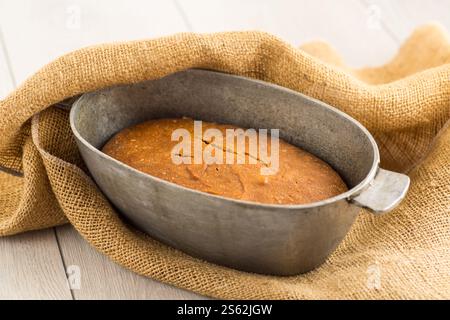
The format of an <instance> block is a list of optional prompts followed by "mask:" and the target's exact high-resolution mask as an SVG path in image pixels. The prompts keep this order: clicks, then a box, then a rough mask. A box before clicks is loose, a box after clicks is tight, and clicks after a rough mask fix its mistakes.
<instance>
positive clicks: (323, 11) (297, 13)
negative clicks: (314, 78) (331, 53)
mask: <svg viewBox="0 0 450 320" xmlns="http://www.w3.org/2000/svg"><path fill="white" fill-rule="evenodd" d="M178 3H179V5H180V7H181V8H182V10H183V11H184V13H185V15H186V17H187V18H188V20H189V21H190V22H191V25H192V30H193V31H196V32H213V31H214V32H215V31H225V30H255V29H257V30H262V31H267V32H270V33H272V34H275V35H277V36H279V37H281V38H282V39H284V40H285V41H288V42H290V43H291V44H293V45H295V46H297V45H300V44H302V43H304V42H307V41H311V40H317V39H320V40H324V41H327V42H329V43H330V44H331V45H333V46H334V47H335V48H336V49H337V51H338V52H339V53H341V54H342V56H343V59H344V61H346V62H347V63H348V64H349V65H351V66H354V67H361V66H366V65H370V66H374V65H379V64H383V63H385V62H386V61H387V60H389V59H390V58H391V57H392V56H393V55H394V54H395V52H396V51H397V47H398V45H397V43H396V41H395V39H392V37H391V36H389V35H388V34H387V33H386V30H384V29H383V28H382V25H380V18H381V17H379V15H378V12H376V9H375V10H374V9H373V7H371V6H367V5H365V4H364V3H362V2H360V1H358V0H347V1H333V0H304V1H296V0H280V1H270V0H249V1H241V0H217V1H202V0H178Z"/></svg>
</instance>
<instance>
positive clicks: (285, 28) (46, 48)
mask: <svg viewBox="0 0 450 320" xmlns="http://www.w3.org/2000/svg"><path fill="white" fill-rule="evenodd" d="M429 21H439V22H440V23H441V24H443V25H444V26H446V27H447V29H448V30H450V0H433V1H423V0H394V1H393V0H381V1H370V0H342V1H332V0H321V1H317V0H301V1H296V0H281V1H280V0H278V1H276V0H273V1H269V0H210V1H205V0H164V1H162V0H161V1H156V0H155V1H149V0H128V1H119V0H96V1H92V0H40V1H33V0H0V98H3V97H5V95H6V94H7V93H8V92H10V91H11V90H12V89H13V88H14V87H15V86H16V85H17V84H20V83H21V82H22V81H23V80H24V79H26V78H27V77H28V76H30V75H31V74H32V73H33V72H35V71H36V70H38V69H39V68H40V67H41V66H43V65H44V64H46V63H47V62H49V61H51V60H52V59H54V58H56V57H58V56H60V55H61V54H64V53H66V52H69V51H71V50H74V49H77V48H80V47H83V46H86V45H91V44H95V43H100V42H111V41H122V40H134V39H143V38H152V37H159V36H163V35H167V34H171V33H175V32H184V31H194V32H215V31H226V30H255V29H258V30H263V31H268V32H271V33H273V34H275V35H278V36H279V37H281V38H283V39H284V40H286V41H288V42H290V43H292V44H294V45H299V44H301V43H303V42H306V41H309V40H315V39H322V40H326V41H328V42H330V43H331V44H332V45H333V46H335V48H337V50H338V51H339V52H340V53H341V54H342V56H343V58H344V60H345V61H346V62H347V63H348V64H350V65H351V66H354V67H361V66H366V65H369V66H375V65H379V64H382V63H384V62H386V61H388V60H389V59H390V58H391V57H392V56H393V55H394V54H395V52H396V51H397V49H398V46H399V44H400V43H401V42H402V41H403V40H404V39H405V38H406V37H407V36H408V35H409V34H410V32H411V31H412V30H413V29H414V27H415V26H417V25H420V24H422V23H426V22H429ZM0 192H2V190H0ZM1 210H2V208H0V214H2V212H1ZM73 266H75V268H78V269H79V271H80V274H81V282H80V284H81V286H80V288H73V289H71V288H70V287H69V285H68V283H67V282H68V281H67V272H69V273H70V272H71V270H72V269H71V268H74V267H73ZM121 298H126V299H196V298H203V297H201V296H199V295H196V294H194V293H191V292H187V291H184V290H180V289H177V288H174V287H172V286H169V285H166V284H162V283H159V282H157V281H154V280H151V279H147V278H144V277H141V276H138V275H136V274H134V273H132V272H130V271H128V270H125V269H123V268H122V267H120V266H118V265H116V264H115V263H113V262H111V261H110V260H108V259H107V258H106V257H104V256H103V255H101V254H99V253H97V252H96V251H95V250H94V249H93V248H91V247H90V246H89V244H88V243H86V242H85V241H84V240H83V239H82V238H81V237H80V236H79V235H78V234H77V232H76V231H75V230H74V229H73V228H72V227H70V226H63V227H58V228H52V229H47V230H42V231H37V232H30V233H27V234H23V235H18V236H13V237H7V238H0V299H121Z"/></svg>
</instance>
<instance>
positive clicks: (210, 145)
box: [171, 121, 279, 176]
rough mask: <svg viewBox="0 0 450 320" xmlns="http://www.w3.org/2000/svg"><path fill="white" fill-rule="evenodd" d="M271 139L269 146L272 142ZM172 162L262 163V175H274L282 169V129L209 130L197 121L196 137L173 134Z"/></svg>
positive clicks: (185, 132) (180, 131) (182, 131)
mask: <svg viewBox="0 0 450 320" xmlns="http://www.w3.org/2000/svg"><path fill="white" fill-rule="evenodd" d="M269 138H270V143H269ZM171 139H172V141H178V143H177V144H176V145H175V146H174V147H173V149H172V152H171V157H172V161H173V163H175V164H177V165H180V164H206V165H211V164H258V163H260V164H262V166H261V168H260V174H261V175H265V176H268V175H274V174H276V173H277V172H278V169H279V130H278V129H270V134H269V130H268V129H259V130H255V129H246V130H244V129H238V128H236V129H226V130H225V135H224V134H223V131H221V130H219V129H217V128H208V129H207V130H205V132H203V125H202V121H194V136H193V137H192V134H191V132H189V131H188V130H187V129H184V128H179V129H176V130H174V131H173V132H172V137H171Z"/></svg>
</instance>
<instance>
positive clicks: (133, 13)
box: [0, 0, 186, 83]
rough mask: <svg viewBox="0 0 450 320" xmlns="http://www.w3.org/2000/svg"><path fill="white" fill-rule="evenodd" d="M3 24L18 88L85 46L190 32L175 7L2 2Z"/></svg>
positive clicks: (107, 1)
mask: <svg viewBox="0 0 450 320" xmlns="http://www.w3.org/2000/svg"><path fill="white" fill-rule="evenodd" d="M0 21H1V23H2V27H3V34H4V38H5V43H6V44H7V47H8V50H9V56H10V58H11V65H12V69H13V71H14V75H15V76H16V79H17V82H18V83H20V82H22V81H23V80H24V79H25V78H27V77H28V76H30V75H31V74H32V73H34V72H35V71H36V70H38V69H39V68H40V67H42V66H43V65H44V64H46V63H48V62H50V61H51V60H53V59H55V58H56V57H58V56H60V55H62V54H64V53H67V52H69V51H72V50H76V49H78V48H80V47H83V46H88V45H93V44H98V43H103V42H112V41H125V40H135V39H143V38H153V37H159V36H163V35H167V34H171V33H175V32H180V31H185V30H186V26H185V23H184V21H183V19H182V18H181V17H180V15H179V12H178V11H177V8H176V6H175V5H174V3H173V1H158V0H150V1H149V0H129V1H117V0H114V1H113V0H98V1H91V0H45V1H33V0H14V1H10V0H0Z"/></svg>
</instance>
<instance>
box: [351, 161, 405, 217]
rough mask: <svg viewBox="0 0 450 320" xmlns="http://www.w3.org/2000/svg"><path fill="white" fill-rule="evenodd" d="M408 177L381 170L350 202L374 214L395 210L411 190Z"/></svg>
mask: <svg viewBox="0 0 450 320" xmlns="http://www.w3.org/2000/svg"><path fill="white" fill-rule="evenodd" d="M409 183H410V180H409V177H408V176H407V175H404V174H401V173H397V172H392V171H388V170H384V169H381V168H380V169H379V170H378V172H377V174H376V176H375V178H374V179H373V180H372V182H371V183H370V185H369V186H368V187H367V188H366V189H365V190H363V191H362V192H361V193H359V194H358V195H356V196H352V197H351V198H350V199H349V201H350V202H351V203H353V204H355V205H357V206H359V207H362V208H366V209H369V210H370V211H371V212H372V213H374V214H382V213H386V212H389V211H391V210H392V209H394V208H395V207H396V206H397V205H398V204H399V203H400V202H401V201H402V200H403V198H404V197H405V196H406V192H407V191H408V188H409Z"/></svg>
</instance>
